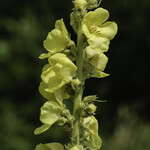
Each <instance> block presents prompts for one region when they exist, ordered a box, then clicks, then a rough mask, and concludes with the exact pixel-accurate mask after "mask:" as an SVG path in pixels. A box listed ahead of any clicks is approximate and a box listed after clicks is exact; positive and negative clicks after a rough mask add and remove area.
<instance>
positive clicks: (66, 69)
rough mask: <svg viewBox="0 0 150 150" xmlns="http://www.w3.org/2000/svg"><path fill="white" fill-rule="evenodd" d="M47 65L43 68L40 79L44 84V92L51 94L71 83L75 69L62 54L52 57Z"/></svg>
mask: <svg viewBox="0 0 150 150" xmlns="http://www.w3.org/2000/svg"><path fill="white" fill-rule="evenodd" d="M49 63H50V64H48V65H46V66H45V67H44V68H43V72H42V75H41V78H42V82H44V84H46V88H45V91H47V92H50V93H53V92H55V91H56V90H58V89H60V88H61V87H63V86H64V85H66V84H67V83H69V82H71V81H72V79H73V77H74V75H75V71H76V70H77V67H76V66H75V65H74V63H73V62H72V61H71V60H70V59H69V58H68V57H67V56H66V55H65V54H62V53H56V54H54V55H52V56H51V57H50V58H49Z"/></svg>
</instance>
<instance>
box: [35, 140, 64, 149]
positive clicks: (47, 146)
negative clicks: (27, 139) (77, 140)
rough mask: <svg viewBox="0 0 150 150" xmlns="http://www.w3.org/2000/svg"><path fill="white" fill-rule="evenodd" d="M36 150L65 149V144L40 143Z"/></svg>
mask: <svg viewBox="0 0 150 150" xmlns="http://www.w3.org/2000/svg"><path fill="white" fill-rule="evenodd" d="M35 150H64V146H63V145H62V144H60V143H56V142H55V143H48V144H38V145H37V146H36V148H35Z"/></svg>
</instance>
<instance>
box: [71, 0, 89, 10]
mask: <svg viewBox="0 0 150 150" xmlns="http://www.w3.org/2000/svg"><path fill="white" fill-rule="evenodd" d="M74 4H75V9H76V10H83V9H84V8H85V7H86V5H87V2H86V0H75V1H74Z"/></svg>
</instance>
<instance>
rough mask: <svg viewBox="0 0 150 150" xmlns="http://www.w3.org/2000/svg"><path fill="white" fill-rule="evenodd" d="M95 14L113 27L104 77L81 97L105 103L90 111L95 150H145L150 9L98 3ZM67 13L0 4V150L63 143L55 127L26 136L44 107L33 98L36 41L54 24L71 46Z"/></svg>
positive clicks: (46, 3)
mask: <svg viewBox="0 0 150 150" xmlns="http://www.w3.org/2000/svg"><path fill="white" fill-rule="evenodd" d="M101 7H103V8H106V9H107V10H108V11H109V12H110V18H109V20H113V21H115V22H117V24H118V27H119V30H118V34H117V35H116V37H115V39H114V40H112V41H111V44H110V49H109V51H108V52H107V54H106V55H107V56H108V57H109V63H108V65H107V68H106V72H107V73H110V74H111V76H110V77H108V78H104V79H89V80H88V81H87V82H86V89H85V93H84V95H89V94H96V93H97V94H98V96H99V98H100V99H107V100H108V102H107V103H97V104H96V105H97V106H98V110H97V115H96V118H97V119H98V121H99V133H100V135H101V137H102V139H103V147H102V150H149V149H150V142H149V139H150V119H149V114H150V108H149V107H150V105H149V104H150V96H149V93H150V90H149V89H150V88H149V85H150V78H149V73H150V62H149V59H150V31H149V25H150V21H149V15H150V1H149V0H113V1H112V0H103V1H102V3H101ZM72 8H73V5H72V2H71V0H41V1H40V0H38V1H37V0H24V1H22V0H1V1H0V149H2V150H33V149H34V147H35V145H36V144H38V143H40V142H42V143H47V142H53V141H59V142H61V143H66V142H67V139H68V135H67V134H65V133H64V132H63V130H62V129H60V128H58V127H55V126H53V127H52V129H51V130H50V131H48V132H47V133H43V134H41V135H38V136H34V135H33V131H34V129H35V128H36V127H38V126H40V125H41V124H40V121H39V114H40V107H41V106H42V104H43V103H44V101H45V100H44V99H43V98H42V96H40V94H39V92H38V86H39V82H40V74H41V69H42V67H43V66H44V64H46V61H45V60H39V59H38V56H39V55H40V54H41V53H43V52H45V50H44V48H43V40H45V38H46V36H47V33H48V32H49V31H50V30H52V29H53V28H54V24H55V21H56V20H58V19H60V18H64V22H65V23H66V26H67V28H68V30H69V32H71V35H72V39H76V35H75V34H74V33H73V30H72V29H71V27H70V26H69V15H70V13H71V11H72Z"/></svg>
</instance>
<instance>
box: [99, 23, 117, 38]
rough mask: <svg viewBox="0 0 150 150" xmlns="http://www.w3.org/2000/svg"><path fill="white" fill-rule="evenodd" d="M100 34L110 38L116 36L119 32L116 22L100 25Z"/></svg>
mask: <svg viewBox="0 0 150 150" xmlns="http://www.w3.org/2000/svg"><path fill="white" fill-rule="evenodd" d="M99 30H100V36H102V37H106V38H108V39H109V40H112V39H113V38H114V36H115V35H116V34H117V30H118V27H117V24H116V23H115V22H110V21H108V22H105V23H104V24H102V25H101V26H100V27H99Z"/></svg>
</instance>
